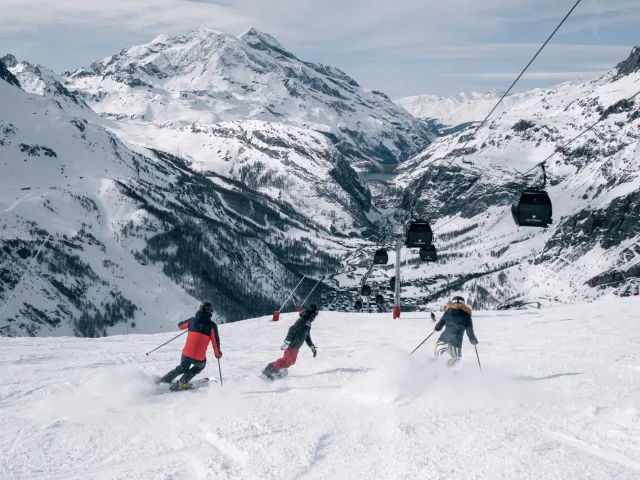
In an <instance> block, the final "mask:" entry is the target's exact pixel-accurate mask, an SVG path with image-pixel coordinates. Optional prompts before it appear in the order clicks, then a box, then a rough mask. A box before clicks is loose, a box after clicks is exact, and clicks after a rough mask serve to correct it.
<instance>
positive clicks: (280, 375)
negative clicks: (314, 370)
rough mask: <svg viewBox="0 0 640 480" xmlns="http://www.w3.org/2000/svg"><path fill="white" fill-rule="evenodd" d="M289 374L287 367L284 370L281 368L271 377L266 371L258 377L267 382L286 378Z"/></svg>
mask: <svg viewBox="0 0 640 480" xmlns="http://www.w3.org/2000/svg"><path fill="white" fill-rule="evenodd" d="M288 374H289V370H288V369H286V368H283V369H282V370H280V371H279V372H278V373H276V374H274V375H273V376H271V377H269V376H267V375H265V374H264V373H261V374H260V375H258V378H259V379H261V380H264V381H265V382H273V381H274V380H280V379H282V378H285V377H286V376H287V375H288Z"/></svg>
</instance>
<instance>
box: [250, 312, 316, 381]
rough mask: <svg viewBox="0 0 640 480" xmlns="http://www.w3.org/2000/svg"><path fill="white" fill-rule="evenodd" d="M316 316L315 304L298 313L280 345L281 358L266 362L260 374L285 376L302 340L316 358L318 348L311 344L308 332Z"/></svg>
mask: <svg viewBox="0 0 640 480" xmlns="http://www.w3.org/2000/svg"><path fill="white" fill-rule="evenodd" d="M317 316H318V307H317V306H316V305H315V304H312V305H310V306H309V308H308V309H307V310H304V311H303V312H302V313H300V317H299V318H298V320H296V323H294V324H293V325H291V327H290V328H289V332H288V333H287V338H285V340H284V343H283V344H282V346H281V347H280V349H281V350H284V355H283V356H282V358H281V359H279V360H276V361H275V362H273V363H270V364H268V365H267V366H266V367H265V368H264V370H262V375H264V376H265V377H266V378H268V379H270V380H273V379H274V378H276V377H286V376H287V373H288V370H287V369H288V368H289V367H290V366H291V365H293V364H294V363H296V359H297V358H298V351H299V350H300V347H301V346H302V344H303V343H304V342H306V343H307V345H308V346H309V348H310V349H311V351H312V352H313V358H316V355H317V354H318V349H317V348H316V346H315V345H314V344H313V341H312V340H311V335H310V333H311V323H312V322H313V321H314V320H315V318H316V317H317Z"/></svg>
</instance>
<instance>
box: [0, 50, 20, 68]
mask: <svg viewBox="0 0 640 480" xmlns="http://www.w3.org/2000/svg"><path fill="white" fill-rule="evenodd" d="M0 62H2V63H4V65H5V66H6V67H7V68H13V67H15V66H16V65H18V59H17V58H16V57H15V56H13V55H11V54H10V53H7V54H6V55H5V56H4V57H0Z"/></svg>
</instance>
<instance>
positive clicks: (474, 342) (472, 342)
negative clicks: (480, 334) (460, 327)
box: [469, 338, 478, 345]
mask: <svg viewBox="0 0 640 480" xmlns="http://www.w3.org/2000/svg"><path fill="white" fill-rule="evenodd" d="M469 342H471V345H477V344H478V339H477V338H471V339H469Z"/></svg>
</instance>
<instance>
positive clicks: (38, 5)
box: [0, 0, 256, 36]
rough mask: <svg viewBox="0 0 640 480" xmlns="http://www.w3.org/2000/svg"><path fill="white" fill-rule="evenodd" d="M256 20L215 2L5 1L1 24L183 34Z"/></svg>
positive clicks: (6, 27)
mask: <svg viewBox="0 0 640 480" xmlns="http://www.w3.org/2000/svg"><path fill="white" fill-rule="evenodd" d="M255 21H256V20H255V19H254V18H252V17H251V16H250V15H245V14H243V13H240V12H238V11H235V10H234V9H231V8H228V7H226V6H223V5H216V4H213V3H203V2H191V1H184V0H109V1H104V0H56V1H48V0H2V16H0V29H2V31H3V34H4V35H5V36H6V35H7V33H12V32H13V33H21V32H37V30H38V29H41V28H44V27H58V28H73V27H78V26H82V27H91V28H95V29H96V30H95V33H96V34H102V35H104V34H107V32H109V31H110V32H113V33H115V34H116V35H117V32H119V31H123V30H136V31H144V32H149V33H150V34H152V33H155V32H167V33H177V32H184V31H185V30H190V29H194V28H196V27H199V26H202V25H207V26H212V27H214V28H217V29H219V30H224V31H237V30H241V29H243V28H246V27H247V26H250V25H251V24H253V23H254V22H255Z"/></svg>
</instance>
